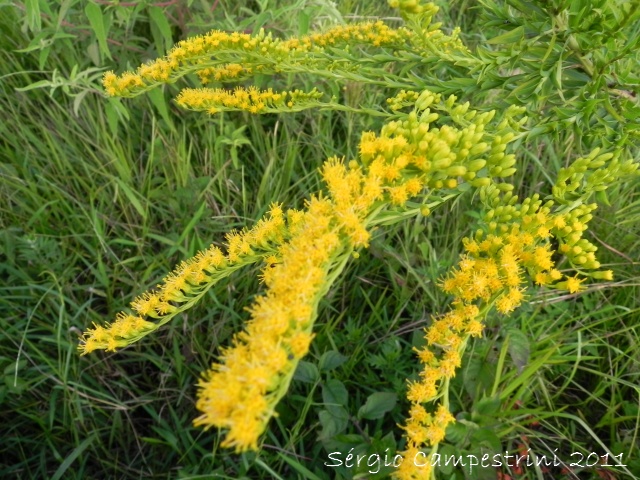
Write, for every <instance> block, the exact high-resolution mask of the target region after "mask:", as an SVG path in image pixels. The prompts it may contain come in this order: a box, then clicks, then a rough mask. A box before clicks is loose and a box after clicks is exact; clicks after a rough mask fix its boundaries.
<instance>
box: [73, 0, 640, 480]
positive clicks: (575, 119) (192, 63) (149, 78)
mask: <svg viewBox="0 0 640 480" xmlns="http://www.w3.org/2000/svg"><path fill="white" fill-rule="evenodd" d="M390 4H392V6H395V7H398V8H399V9H400V12H401V13H402V15H403V18H404V19H405V21H406V26H405V27H401V28H392V27H390V26H388V25H386V24H385V23H383V22H380V21H378V22H365V23H357V24H352V25H346V26H338V27H334V28H331V29H329V30H327V31H325V32H322V33H313V34H310V35H304V36H300V37H292V38H288V39H280V38H275V37H274V36H272V35H270V34H266V33H264V32H262V31H261V32H260V33H258V34H255V35H250V34H245V33H237V32H234V33H226V32H221V31H213V32H210V33H208V34H206V35H203V36H199V37H194V38H191V39H188V40H184V41H182V42H180V43H178V45H177V46H175V47H174V48H173V49H172V50H170V51H169V53H168V54H167V55H166V56H165V57H163V58H160V59H158V60H156V61H153V62H150V63H146V64H143V65H141V66H140V67H139V68H138V69H137V70H136V71H135V72H125V73H123V74H121V75H116V74H115V73H113V72H108V73H106V74H105V75H104V87H105V90H106V92H107V93H108V94H109V95H111V96H122V97H133V96H136V95H139V94H142V93H145V92H147V91H150V90H151V89H153V88H155V87H158V86H160V85H162V84H167V83H175V82H178V81H180V80H181V79H182V78H183V77H187V76H190V75H196V76H197V77H198V78H199V80H200V82H201V83H202V84H208V83H213V84H214V88H185V89H183V90H181V92H180V93H179V95H178V96H177V97H176V103H177V104H178V105H179V106H181V107H183V108H186V109H190V110H194V111H201V112H205V113H207V114H209V115H217V114H219V113H221V112H231V111H241V112H248V113H250V114H270V113H288V112H289V113H290V112H299V111H302V110H306V109H328V110H340V111H345V112H348V113H350V114H363V115H370V116H375V117H379V118H380V119H381V120H382V122H383V125H382V127H381V128H380V130H379V132H378V133H376V132H371V131H367V132H364V133H363V134H362V136H361V140H360V142H359V145H358V155H357V156H356V158H338V157H332V158H329V159H328V160H326V161H325V162H324V163H323V165H322V166H321V168H320V173H321V177H322V179H323V181H324V184H325V188H324V189H323V190H322V191H319V192H316V193H315V194H313V195H311V196H310V197H309V198H307V199H306V204H305V207H304V208H303V209H293V208H286V207H285V206H284V205H282V204H279V203H275V204H273V205H271V207H270V209H269V211H268V213H267V214H266V215H265V216H264V217H263V218H262V219H260V220H258V221H257V222H256V223H255V224H254V226H252V227H251V228H245V229H243V230H241V231H232V232H229V234H228V235H227V236H226V242H225V249H224V250H223V249H221V248H220V247H218V246H216V245H215V244H213V245H211V247H210V248H208V249H205V250H202V251H201V252H199V253H198V254H197V255H196V256H195V257H193V258H191V259H188V260H186V261H184V262H183V263H181V264H180V265H178V266H177V267H176V269H175V270H174V271H173V272H172V273H170V274H169V275H168V276H166V277H165V278H164V280H163V282H162V283H161V284H160V285H158V287H157V288H156V289H154V290H151V291H148V292H146V293H143V294H142V295H140V296H139V297H137V298H136V299H135V300H134V301H133V302H132V303H131V311H124V312H122V313H120V314H119V315H118V316H117V318H116V320H115V321H114V322H112V323H110V324H107V325H104V326H100V325H96V326H94V327H93V328H90V329H88V330H87V332H86V333H85V335H84V338H83V341H82V342H81V344H80V347H79V348H80V351H81V353H82V354H88V353H91V352H93V351H95V350H100V349H102V350H107V351H115V350H116V349H118V348H123V347H125V346H127V345H130V344H132V343H133V342H136V341H138V340H140V339H141V338H143V337H144V336H146V335H148V334H150V333H153V332H155V331H156V330H158V328H159V327H161V326H162V325H164V324H166V323H167V322H169V321H170V320H171V319H172V318H174V317H175V316H176V315H178V314H180V313H183V312H185V311H187V310H188V309H190V308H191V307H193V306H194V305H195V304H196V303H197V302H199V301H200V300H201V299H202V298H203V297H204V296H205V294H206V293H207V291H208V290H209V289H211V288H212V287H213V286H214V285H215V284H217V283H218V282H219V281H221V280H223V279H225V278H227V277H229V276H230V275H231V274H233V273H234V272H236V271H237V270H240V269H243V268H246V267H248V266H250V265H260V266H261V270H260V272H261V273H260V279H261V281H262V283H263V284H264V292H263V293H262V294H261V295H259V296H258V297H256V299H255V300H254V302H253V304H252V305H251V307H249V313H250V318H249V319H248V320H247V322H246V324H245V327H244V329H243V331H242V332H239V333H237V334H236V335H235V336H234V337H233V340H232V341H231V343H230V345H229V346H226V347H223V348H221V354H220V357H219V359H218V361H217V362H216V363H215V364H214V365H213V366H212V367H211V369H210V370H209V371H208V372H206V373H205V374H204V375H203V377H202V379H201V380H200V382H199V384H198V401H197V404H196V407H197V409H198V410H199V411H200V416H198V417H197V418H196V420H195V422H194V423H195V424H196V425H200V426H204V427H205V428H208V427H211V426H215V427H217V428H220V429H224V430H225V431H226V438H225V440H224V442H223V446H225V447H229V448H233V449H234V450H235V451H236V452H244V451H247V450H257V449H259V448H260V439H261V435H262V434H263V433H264V431H265V429H266V428H267V426H268V423H269V421H270V419H271V418H272V417H273V416H274V414H275V410H276V406H277V404H278V402H280V401H281V399H282V398H283V397H284V395H285V394H286V392H287V391H288V389H289V386H290V383H291V381H292V378H293V376H294V374H295V373H296V370H297V369H298V368H299V365H300V362H301V360H302V358H304V356H305V355H306V354H307V352H308V350H309V346H310V344H311V342H312V340H313V337H314V322H315V320H316V318H317V316H318V308H319V303H320V301H321V299H322V298H324V297H325V295H326V294H327V292H328V291H329V289H330V288H331V287H332V285H334V283H335V282H336V281H337V280H338V279H339V278H340V275H341V274H342V273H343V271H344V270H345V267H346V265H347V264H348V262H350V261H353V260H354V259H357V258H359V256H360V252H361V251H362V249H365V248H367V247H368V246H369V244H370V241H371V237H372V234H373V232H377V231H381V230H382V229H384V227H385V226H387V225H391V224H395V223H399V222H404V221H407V220H409V219H411V218H416V217H429V216H430V215H431V213H432V212H433V211H434V210H435V209H438V208H441V207H442V206H443V205H444V204H446V203H449V202H453V201H455V200H456V199H458V198H459V197H460V196H462V195H467V196H474V198H475V199H476V201H477V203H478V204H479V206H478V209H477V218H478V222H477V225H476V227H475V230H474V231H473V232H472V233H471V234H470V235H469V236H467V237H465V238H464V239H463V241H462V242H463V247H464V254H463V255H462V256H461V258H460V260H459V262H458V264H457V266H456V267H454V268H452V269H451V270H450V272H449V273H448V274H446V275H445V276H444V277H442V278H440V279H439V280H438V284H439V288H440V290H441V291H442V292H443V293H444V294H446V295H447V296H448V297H449V298H450V303H451V308H450V309H449V310H448V311H447V312H446V313H444V314H442V315H435V316H434V317H433V319H432V321H431V323H430V325H429V327H428V328H427V329H426V331H425V336H424V346H422V347H420V348H417V349H416V354H417V356H418V358H419V360H420V363H421V370H420V372H419V374H418V376H417V377H416V378H415V379H412V380H411V381H409V382H408V386H407V394H406V397H407V400H408V402H409V404H410V409H409V412H408V415H407V419H406V421H405V422H404V424H403V425H402V429H403V431H404V436H405V439H406V441H405V444H404V448H403V451H402V456H403V458H404V461H402V462H401V463H400V464H399V465H398V468H396V469H395V470H394V471H393V474H394V475H395V476H396V477H397V478H430V476H432V475H435V470H432V469H431V464H430V462H429V461H426V462H423V463H420V465H418V463H417V462H416V461H414V460H415V459H416V458H418V457H419V456H421V455H424V456H425V458H427V459H433V458H435V455H436V454H437V453H438V449H439V446H440V444H441V443H442V442H443V440H444V438H445V434H446V431H447V427H450V426H451V425H452V424H453V423H454V422H455V418H454V416H453V415H452V413H451V400H450V398H449V387H450V382H451V381H452V379H453V378H454V377H455V375H456V372H457V371H458V369H459V368H460V367H461V365H462V359H463V356H464V354H465V350H466V349H467V346H468V345H469V343H470V341H471V339H472V337H480V336H482V334H483V331H484V328H485V324H486V323H487V319H488V318H489V317H491V316H495V315H500V316H501V317H500V318H506V317H508V316H509V315H510V314H511V313H512V312H513V311H514V310H515V309H517V308H518V307H519V306H521V305H522V304H523V302H526V300H527V295H528V292H530V291H531V289H532V288H536V287H535V286H536V285H537V286H540V287H545V288H548V289H555V290H559V291H563V292H568V293H569V294H576V293H579V292H580V291H581V290H583V289H584V285H585V284H586V282H587V281H588V280H590V279H597V280H604V281H610V280H612V272H611V271H610V270H603V269H601V265H600V262H599V261H598V259H597V257H596V251H597V247H596V246H595V245H594V244H593V243H592V242H591V241H590V240H589V239H588V238H586V237H585V232H586V231H587V230H588V228H589V223H590V221H591V220H592V219H593V212H594V211H595V210H596V208H597V204H596V203H595V202H594V198H595V199H598V200H601V201H604V202H606V201H607V199H606V194H605V192H606V191H607V190H608V189H610V188H611V187H612V186H614V185H616V184H618V183H619V182H620V181H622V180H628V179H630V178H632V177H633V176H635V175H636V174H637V172H638V164H637V162H635V161H634V159H633V155H634V154H635V152H636V146H635V145H634V143H633V139H634V138H637V135H638V125H637V123H636V121H637V119H636V118H635V117H633V112H636V111H637V108H638V107H637V105H636V104H635V103H634V101H635V100H634V95H633V94H632V93H631V92H633V91H634V90H633V89H634V88H637V86H636V85H635V84H634V83H633V82H634V79H633V77H632V74H631V73H628V74H627V75H622V74H620V75H619V74H618V73H620V72H618V71H617V70H615V69H616V68H622V69H623V70H625V69H626V68H627V66H626V64H625V63H624V62H625V60H627V59H626V57H625V56H626V55H627V54H629V55H630V56H633V55H634V53H633V52H632V50H631V49H628V48H623V49H621V50H619V51H621V52H622V53H621V54H620V57H619V58H617V59H614V58H610V57H609V56H606V55H605V56H604V57H603V58H600V57H598V56H597V55H596V54H595V53H593V55H592V56H593V57H594V59H595V60H593V61H591V60H589V59H588V56H589V55H587V53H588V52H596V51H598V48H599V47H600V46H601V45H600V44H598V43H597V42H595V43H593V44H591V45H590V46H589V48H590V49H591V50H589V49H588V48H586V47H585V46H582V45H581V42H580V40H579V39H577V38H576V34H575V32H570V31H569V29H568V27H567V25H571V22H572V21H574V19H575V16H576V11H574V8H575V7H573V6H571V7H569V6H565V5H560V4H558V5H555V6H551V7H542V6H538V7H536V9H534V10H533V11H532V13H531V14H529V13H526V14H524V15H522V16H517V15H516V14H515V13H514V12H513V11H512V10H511V9H510V8H507V7H505V10H501V9H500V8H498V7H497V6H494V7H493V8H492V9H491V11H492V12H494V14H495V15H498V13H496V12H499V13H500V14H501V15H503V16H505V17H509V18H510V19H512V20H510V21H511V24H518V22H520V23H519V25H520V26H518V27H515V28H513V30H511V31H510V32H508V33H506V34H504V35H502V36H499V37H496V38H494V39H493V41H492V42H491V43H492V44H502V43H510V44H511V45H510V47H509V48H508V49H506V50H499V51H490V50H489V49H487V48H485V47H479V48H478V49H477V50H476V51H472V50H471V49H469V48H468V47H467V46H465V45H464V44H463V43H462V41H461V40H460V38H459V34H460V31H459V30H458V29H454V30H453V31H452V32H451V34H446V33H445V32H444V31H443V29H442V28H441V25H440V24H437V23H434V22H433V16H434V15H435V14H436V13H437V7H435V6H434V5H433V4H425V5H422V4H419V3H418V2H416V1H415V0H405V1H392V2H390ZM518 5H519V4H516V5H515V7H514V8H516V9H518ZM546 8H549V9H551V10H549V11H547V10H546ZM585 8H586V6H585ZM605 10H606V9H605ZM625 11H626V10H625V9H624V8H622V10H621V12H625ZM579 12H582V10H579ZM548 14H551V15H548ZM603 15H604V16H605V17H606V18H605V19H604V20H602V25H603V26H602V28H603V29H604V30H603V31H606V29H610V30H616V31H617V30H623V29H624V27H625V24H626V22H627V20H626V18H620V17H619V16H616V15H614V14H612V16H611V18H610V17H608V16H607V15H605V14H603ZM578 16H579V17H580V19H581V20H584V15H578ZM629 16H631V15H629ZM531 17H533V18H531ZM538 17H539V18H538ZM547 18H551V21H552V22H553V26H552V33H549V34H548V36H549V38H542V37H543V36H544V35H538V36H537V37H535V38H534V36H533V35H532V34H531V31H530V26H531V25H533V24H534V23H535V22H536V21H538V20H540V19H547ZM627 18H628V17H627ZM540 21H542V20H540ZM545 21H546V20H545ZM594 21H595V20H594ZM560 38H562V39H563V41H564V42H565V45H567V47H568V50H563V51H562V52H558V51H557V49H556V47H555V45H556V42H558V41H559V40H558V39H560ZM541 41H546V42H547V49H546V50H545V49H542V50H540V48H541V47H540V45H539V44H536V42H541ZM637 41H638V40H637V36H636V37H634V40H633V42H635V43H637ZM514 42H515V43H514ZM518 42H520V43H518ZM633 42H632V43H633ZM583 43H584V42H583ZM635 43H633V44H635ZM607 45H608V44H607ZM609 46H611V45H609ZM603 48H604V47H603ZM525 51H527V52H530V53H531V52H532V53H531V54H532V55H544V56H543V60H544V61H547V60H548V59H551V60H550V61H553V62H556V63H554V65H556V67H557V70H556V71H555V73H554V75H555V77H554V78H555V84H556V86H557V87H559V88H558V90H557V91H556V92H555V93H554V92H551V91H550V90H549V88H550V85H551V83H549V82H552V80H549V72H547V73H545V72H543V74H542V76H541V75H540V72H537V71H534V70H533V69H532V68H530V67H531V65H530V63H531V62H530V61H529V60H528V57H527V59H525V60H523V56H524V57H526V55H525ZM567 52H568V53H567ZM574 59H577V60H578V63H577V64H576V65H577V67H576V68H579V69H580V73H579V74H577V75H574V74H573V73H570V74H569V77H571V78H569V79H564V78H563V75H564V73H565V72H564V70H565V68H566V66H565V63H564V62H567V61H568V62H570V63H571V62H572V61H573V60H574ZM616 63H617V64H618V65H617V66H614V64H616ZM521 65H522V66H521ZM516 70H518V71H517V72H516ZM625 71H626V70H625ZM284 75H311V76H313V77H322V78H326V79H329V80H331V81H337V82H340V81H349V82H360V83H362V84H365V85H370V86H372V87H376V88H380V89H382V90H383V91H384V92H385V94H387V93H388V95H387V96H388V100H387V104H386V105H384V106H380V105H360V106H353V105H346V104H344V103H342V102H340V100H339V98H338V97H337V96H335V95H333V96H328V95H326V94H324V93H323V92H322V91H321V90H320V89H319V88H318V89H315V88H314V89H312V90H310V91H301V90H282V91H280V90H276V89H274V88H273V87H270V88H266V89H265V88H258V87H257V86H245V85H243V84H240V85H237V86H236V87H235V88H233V89H231V88H223V85H224V84H228V83H233V82H244V81H245V80H248V79H251V78H259V79H260V82H261V83H264V79H265V78H272V79H273V81H274V83H277V81H278V78H279V77H280V76H284ZM611 78H615V82H613V83H612V82H611V81H609V80H610V79H611ZM516 80H517V81H516ZM536 82H537V83H536ZM563 83H564V86H562V84H563ZM567 83H568V84H569V85H567ZM560 87H562V88H560ZM488 89H501V91H503V92H507V93H508V94H509V97H508V98H509V100H511V102H500V101H496V105H495V108H487V106H486V105H484V106H482V108H481V107H478V108H475V105H474V106H472V104H471V102H470V101H466V102H462V101H461V100H459V98H458V97H463V96H464V97H468V98H470V99H471V100H473V94H474V93H479V92H481V91H484V90H488ZM625 92H626V93H625ZM454 93H455V94H454ZM533 93H540V95H537V96H536V100H535V101H533V100H532V99H531V98H530V95H531V94H533ZM587 93H591V94H593V95H594V96H593V99H595V101H591V100H588V99H587V98H586V95H587ZM569 95H571V96H569ZM610 95H614V96H616V97H617V98H618V103H617V104H616V106H614V105H613V103H612V102H611V100H610ZM580 99H582V100H584V101H583V102H582V103H580ZM616 107H617V108H616ZM627 119H628V120H627ZM530 125H533V126H532V127H531V126H530ZM566 125H570V126H571V127H572V128H573V127H575V128H578V129H584V130H585V135H584V137H582V136H581V137H577V138H576V139H575V142H576V143H584V145H583V148H581V150H585V152H584V154H583V155H581V156H578V157H577V158H575V159H573V160H572V161H570V163H569V164H568V165H567V166H566V167H565V168H561V169H560V170H559V172H558V174H557V178H556V179H555V181H554V182H553V187H552V189H551V191H550V192H546V194H544V195H540V194H539V193H535V194H532V195H530V196H527V197H525V198H524V199H522V200H520V199H519V198H518V196H517V195H516V194H515V193H514V190H515V185H514V184H513V183H511V182H509V180H508V179H509V178H511V177H513V175H514V174H515V173H516V172H517V169H518V160H519V159H518V158H517V155H516V151H517V150H516V147H517V146H518V145H519V144H520V142H522V141H524V140H531V139H534V138H535V137H536V135H540V134H541V133H543V132H544V133H549V132H553V131H554V130H556V129H559V128H563V126H566ZM496 312H497V313H496ZM505 321H506V320H505ZM387 400H389V398H387V397H385V401H387ZM376 401H378V402H382V400H380V399H379V398H377V400H376ZM372 402H373V400H372ZM382 403H384V402H382ZM394 404H395V398H394ZM385 408H386V407H385ZM366 414H367V412H365V413H363V415H366ZM365 418H366V417H365Z"/></svg>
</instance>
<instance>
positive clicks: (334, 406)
mask: <svg viewBox="0 0 640 480" xmlns="http://www.w3.org/2000/svg"><path fill="white" fill-rule="evenodd" d="M348 399H349V394H348V393H347V389H346V388H345V386H344V384H343V383H342V382H341V381H340V380H336V379H335V378H332V379H331V380H329V381H328V382H327V383H325V384H324V385H323V386H322V401H323V402H324V404H325V407H326V409H327V410H329V411H330V412H337V411H339V410H340V409H342V407H344V406H346V405H347V400H348Z"/></svg>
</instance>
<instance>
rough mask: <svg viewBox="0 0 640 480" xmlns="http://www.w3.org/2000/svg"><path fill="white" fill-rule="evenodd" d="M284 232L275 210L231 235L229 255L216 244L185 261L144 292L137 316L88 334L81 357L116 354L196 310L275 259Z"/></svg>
mask: <svg viewBox="0 0 640 480" xmlns="http://www.w3.org/2000/svg"><path fill="white" fill-rule="evenodd" d="M284 227H285V226H284V223H283V219H282V218H281V214H279V208H278V207H276V206H274V207H273V208H272V210H271V211H270V213H269V214H268V215H267V216H265V218H263V219H261V220H260V221H258V222H257V223H256V225H255V226H254V227H253V228H251V229H249V230H244V231H242V232H240V233H238V232H231V233H229V234H228V235H227V254H226V255H225V254H224V253H223V252H222V250H220V249H219V248H218V247H216V246H215V245H211V246H210V247H209V248H208V249H206V250H204V251H201V252H198V254H197V255H196V256H195V257H193V258H191V259H189V260H187V261H184V262H182V263H181V264H180V265H179V266H178V267H176V269H175V270H174V271H173V272H172V273H170V274H169V275H167V276H166V277H165V278H164V281H163V283H162V284H160V285H158V288H157V289H156V290H153V291H148V292H145V293H143V294H142V295H140V296H138V297H137V298H136V299H135V300H134V301H133V302H131V308H132V310H133V311H134V312H135V313H136V314H137V315H131V314H130V313H127V312H120V313H119V314H118V315H117V318H116V321H115V322H113V323H112V324H110V325H107V326H106V327H103V326H95V327H94V328H90V329H88V330H87V331H86V332H85V334H84V337H83V341H82V342H81V343H80V345H79V347H78V348H79V350H80V352H81V353H82V354H83V355H85V354H87V353H91V352H92V351H94V350H107V351H115V350H116V348H122V347H125V346H127V345H130V344H131V343H134V342H136V341H138V340H139V339H141V338H142V337H144V336H146V335H148V334H149V333H152V332H154V331H155V330H157V329H158V328H159V327H160V326H162V325H164V324H166V323H167V322H168V321H170V320H171V319H172V318H173V317H175V316H176V315H177V314H179V313H181V312H184V311H186V310H188V309H189V308H191V307H192V306H193V305H194V304H195V303H197V302H198V301H199V300H200V299H201V298H202V297H203V296H204V294H205V293H206V292H207V291H208V290H209V289H210V288H211V287H212V286H213V285H215V284H216V283H217V282H218V281H219V280H220V279H222V278H225V277H227V276H229V275H230V274H231V273H233V272H234V271H236V270H238V269H239V268H242V267H244V266H245V265H249V264H252V263H256V262H260V261H262V260H264V259H265V258H268V257H269V256H270V255H272V254H273V252H274V249H275V247H276V246H277V245H279V244H281V243H282V242H283V240H284V235H285V228H284ZM145 317H146V318H145Z"/></svg>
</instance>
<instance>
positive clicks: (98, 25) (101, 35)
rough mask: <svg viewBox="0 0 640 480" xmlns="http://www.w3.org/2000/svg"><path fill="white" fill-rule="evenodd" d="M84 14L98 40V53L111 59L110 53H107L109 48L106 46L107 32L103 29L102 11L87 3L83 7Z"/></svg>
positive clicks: (96, 6) (93, 4)
mask: <svg viewBox="0 0 640 480" xmlns="http://www.w3.org/2000/svg"><path fill="white" fill-rule="evenodd" d="M84 13H85V15H86V16H87V19H88V20H89V24H90V25H91V29H92V30H93V33H94V34H95V36H96V39H97V40H98V45H99V46H100V53H101V54H103V55H105V56H106V57H107V58H111V53H110V52H109V46H108V44H107V31H106V29H105V27H104V17H103V15H102V10H101V9H100V7H99V6H98V5H96V4H95V3H92V2H89V3H87V6H86V7H84Z"/></svg>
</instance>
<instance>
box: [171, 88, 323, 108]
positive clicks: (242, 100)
mask: <svg viewBox="0 0 640 480" xmlns="http://www.w3.org/2000/svg"><path fill="white" fill-rule="evenodd" d="M321 96H322V93H320V92H318V91H317V90H316V89H313V90H312V91H310V92H303V91H302V90H293V91H290V92H280V93H278V92H274V91H273V90H272V89H271V88H269V89H267V90H259V89H258V88H256V87H254V86H251V87H249V88H243V87H236V88H235V89H234V90H233V91H231V90H224V89H211V88H185V89H183V90H182V91H181V92H180V94H179V95H178V97H177V98H176V103H177V104H178V105H180V106H181V107H183V108H186V109H189V110H195V111H205V112H207V113H209V114H211V115H214V114H216V113H219V112H222V111H233V110H243V111H246V112H249V113H253V114H257V113H271V112H282V111H286V110H294V109H300V108H305V107H308V106H309V105H310V104H312V103H313V102H314V101H317V100H318V99H319V98H320V97H321Z"/></svg>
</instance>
